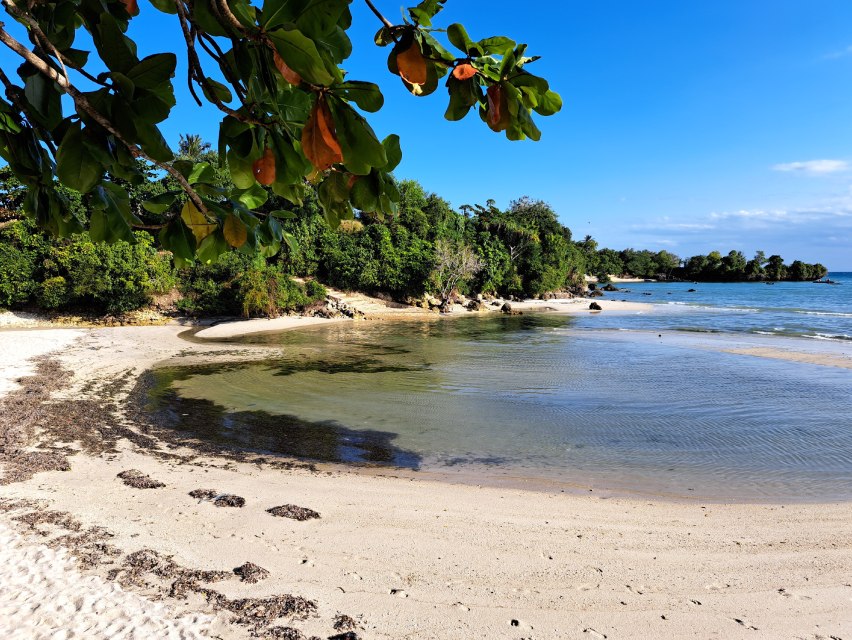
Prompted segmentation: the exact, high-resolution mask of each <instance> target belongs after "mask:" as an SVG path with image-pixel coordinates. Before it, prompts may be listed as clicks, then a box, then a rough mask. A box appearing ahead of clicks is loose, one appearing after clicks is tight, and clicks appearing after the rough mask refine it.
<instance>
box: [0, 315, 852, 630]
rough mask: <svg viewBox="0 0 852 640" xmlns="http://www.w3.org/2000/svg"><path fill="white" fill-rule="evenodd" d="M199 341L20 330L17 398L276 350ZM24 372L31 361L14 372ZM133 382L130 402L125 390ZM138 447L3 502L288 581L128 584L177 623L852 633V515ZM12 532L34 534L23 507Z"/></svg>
mask: <svg viewBox="0 0 852 640" xmlns="http://www.w3.org/2000/svg"><path fill="white" fill-rule="evenodd" d="M252 326H256V325H252ZM186 329H187V327H184V326H177V325H171V326H163V327H124V328H100V329H65V330H45V331H34V330H27V331H26V332H25V333H24V334H23V335H26V340H15V339H14V338H15V335H14V332H12V331H8V332H7V331H4V332H2V333H0V364H2V365H3V366H2V368H0V370H2V374H0V385H2V384H4V382H3V381H5V385H6V386H5V387H3V386H0V394H2V393H3V390H5V391H6V392H7V393H8V392H10V391H12V392H13V390H14V389H15V388H16V387H17V386H18V385H17V384H16V383H15V382H14V380H15V379H19V378H21V377H22V376H25V375H27V374H28V373H29V374H32V373H34V372H35V366H34V365H33V363H32V358H38V357H39V355H44V354H47V353H49V352H57V350H59V352H58V353H56V355H55V356H53V357H54V359H56V360H57V361H58V362H59V363H60V364H61V365H62V366H64V367H65V369H67V370H69V371H73V377H72V378H71V380H69V381H68V382H69V385H68V386H67V387H65V388H62V389H60V390H58V391H57V392H56V393H55V394H54V397H55V398H56V399H59V400H61V399H65V400H68V401H80V402H84V401H85V400H86V399H87V398H93V399H96V398H97V397H98V393H107V394H111V396H110V397H112V398H113V399H117V400H118V401H119V402H121V398H122V397H124V396H123V395H122V394H126V393H128V392H129V390H128V387H132V386H133V381H134V380H138V377H139V376H140V375H141V374H142V373H144V372H145V371H147V370H148V369H150V368H151V367H154V366H157V365H158V364H161V363H163V362H174V360H175V359H177V360H179V361H180V362H181V363H193V362H206V361H210V360H211V359H216V360H218V361H223V362H227V361H242V360H245V359H247V358H254V357H262V356H263V355H267V354H268V353H269V349H268V348H266V347H254V346H247V345H242V344H240V345H235V344H233V343H230V344H229V343H225V342H219V341H214V342H207V341H204V342H202V341H198V342H192V343H189V342H187V341H185V340H182V339H181V338H179V337H178V334H179V333H180V332H182V331H185V330H186ZM22 345H28V346H27V347H23V346H22ZM22 361H23V362H22ZM9 365H15V369H14V373H12V374H11V375H9V374H8V373H7V372H11V371H12V369H11V368H10V366H9ZM121 380H123V382H122V384H123V387H122V388H123V389H125V390H124V391H116V390H115V389H112V391H109V390H107V389H108V388H111V387H115V385H116V384H117V383H118V381H121ZM107 422H108V423H110V424H104V425H102V426H99V427H98V429H105V431H104V433H105V434H107V435H109V429H110V427H112V428H118V427H121V428H125V429H126V428H131V429H132V426H133V425H132V424H131V423H130V422H128V421H127V419H126V418H125V419H122V417H121V416H120V415H119V416H116V417H115V418H113V419H111V420H107ZM84 426H85V424H84ZM90 426H91V425H90ZM75 428H76V427H75ZM143 435H144V434H143ZM128 437H130V433H129V432H120V433H117V434H116V435H115V436H114V437H113V436H110V438H112V439H111V440H110V443H111V444H110V446H109V447H107V448H106V449H107V450H106V451H105V452H104V453H98V452H97V451H96V449H97V446H95V445H96V443H95V442H94V441H93V442H89V443H88V444H85V445H81V444H80V443H78V444H77V445H72V446H71V447H70V449H69V453H68V461H69V465H70V470H69V471H59V470H57V471H48V472H44V473H39V474H37V475H35V476H34V477H33V478H32V479H30V480H26V481H23V482H18V483H13V484H7V485H4V486H0V498H2V499H5V500H29V501H33V500H36V501H40V504H41V505H42V510H44V509H48V510H59V512H65V513H69V514H71V515H72V516H73V518H75V519H76V520H78V521H79V522H80V523H81V527H82V530H84V531H85V530H88V529H90V528H91V527H102V528H103V529H104V530H106V531H108V532H109V534H110V536H111V537H109V544H110V545H112V546H114V547H115V548H116V549H119V550H120V552H121V553H122V554H125V555H124V558H125V559H126V557H129V556H128V555H127V554H130V555H132V554H133V553H134V552H138V551H139V550H140V549H151V550H153V551H156V552H157V553H159V554H165V555H167V556H174V562H176V563H177V564H178V565H180V566H182V567H190V568H194V569H204V570H215V571H220V572H230V571H231V569H233V568H235V567H238V566H240V565H242V564H243V563H245V562H246V561H249V562H252V563H255V564H257V565H259V566H261V567H263V568H264V569H266V570H268V571H269V572H270V576H269V577H268V578H267V579H265V580H261V581H260V582H258V583H257V584H249V583H243V582H240V581H237V580H235V579H230V580H226V581H224V582H222V583H215V584H211V585H209V586H208V585H206V584H202V585H200V587H199V588H201V589H204V590H207V591H208V592H209V591H210V590H212V591H215V592H216V593H217V594H219V598H218V599H214V604H215V603H218V604H219V605H220V606H219V608H218V609H217V608H216V607H215V606H214V607H213V608H212V609H211V604H210V600H209V599H210V597H211V596H209V595H208V596H204V595H203V593H201V592H194V591H191V590H190V591H189V592H188V595H187V597H186V599H183V598H178V597H173V596H169V595H168V593H169V586H171V587H172V588H173V587H174V585H166V588H165V592H163V591H162V590H158V589H159V587H158V586H156V585H154V583H155V582H156V581H157V580H159V578H158V577H157V576H156V575H153V577H151V576H150V575H148V573H144V580H142V582H143V583H145V584H146V585H147V586H144V585H143V586H142V587H141V588H140V587H138V585H137V586H133V585H129V586H128V588H129V589H130V590H131V591H138V592H140V593H141V594H142V595H145V596H147V597H149V598H150V597H153V598H154V599H156V600H162V601H163V603H164V604H165V605H166V606H167V609H166V610H165V611H166V613H165V614H164V615H165V616H166V617H169V616H175V617H176V616H178V615H180V614H182V613H186V612H200V613H201V614H204V615H211V616H214V618H215V620H216V621H217V622H216V624H224V623H225V621H226V620H227V618H229V617H240V616H239V615H238V614H235V613H234V612H233V607H234V606H235V605H234V604H233V603H234V602H236V601H238V599H239V598H261V599H262V598H269V597H272V596H274V595H279V594H281V593H286V594H295V595H296V596H298V597H304V598H306V599H308V600H309V601H310V602H313V603H315V606H316V607H317V609H316V614H315V615H316V617H314V614H311V615H310V616H308V617H307V618H305V619H301V618H300V617H299V616H298V615H295V616H285V617H284V618H281V619H278V620H276V621H274V624H275V625H278V626H280V627H282V628H283V627H293V628H298V629H300V630H301V632H302V633H304V634H306V636H307V635H310V634H316V635H317V636H318V637H322V638H326V637H332V636H333V635H334V634H335V633H337V630H336V629H335V628H334V625H335V620H336V616H338V614H340V613H345V614H346V615H348V616H350V617H351V619H352V620H353V623H354V625H355V626H354V632H355V633H357V634H358V637H364V638H399V637H402V636H405V635H411V636H412V637H417V638H457V637H483V636H488V637H493V638H507V639H509V638H512V639H516V638H517V637H518V634H519V633H521V634H523V635H524V636H525V637H534V638H555V637H599V636H602V635H608V636H609V637H619V638H622V637H627V638H647V637H663V636H668V637H671V636H673V635H674V636H677V637H693V636H694V637H707V636H708V635H711V634H713V633H716V634H720V635H724V636H725V637H740V635H742V636H743V637H753V636H750V635H747V634H753V633H754V631H753V630H751V629H749V628H748V627H749V626H751V627H756V628H757V629H759V630H760V631H761V632H762V633H763V634H765V637H779V636H781V635H784V636H789V635H790V634H791V633H793V632H794V630H795V631H796V632H797V633H800V634H801V635H807V634H809V633H810V634H814V633H816V631H817V630H818V631H819V633H823V634H826V635H827V634H829V633H833V634H835V635H843V634H844V633H845V634H848V633H849V632H850V631H851V630H852V629H850V623H849V622H848V621H847V620H846V619H845V618H844V614H843V613H842V611H844V610H845V606H846V604H848V600H849V598H850V597H852V587H849V586H847V585H846V584H845V583H848V577H846V576H848V572H849V569H850V567H852V548H850V544H849V540H852V522H850V521H849V518H848V503H843V504H836V503H822V504H820V503H808V504H789V503H785V504H754V503H746V504H716V503H710V502H708V501H706V500H697V501H695V502H672V501H668V500H666V499H665V498H654V497H648V496H632V497H627V498H625V497H609V496H601V495H592V494H589V495H581V492H578V493H573V492H572V493H569V492H566V493H555V492H536V491H530V490H524V489H518V488H499V487H477V486H475V485H468V484H455V483H452V484H451V483H446V482H440V481H432V480H430V479H428V478H406V477H388V476H389V475H391V474H388V473H386V471H387V470H384V471H385V473H383V472H382V470H378V469H377V470H371V471H370V472H369V473H361V472H355V473H353V472H343V473H342V472H340V471H335V470H329V469H326V468H325V466H324V465H318V466H317V468H316V469H315V470H312V469H310V468H275V467H274V465H268V464H263V463H258V462H256V461H252V460H239V459H228V458H222V457H219V456H216V455H213V454H207V453H204V452H203V451H200V450H191V449H187V448H186V447H180V446H174V445H168V446H163V445H162V444H158V445H156V449H157V455H152V452H150V451H146V450H145V448H144V447H141V448H140V447H139V446H138V445H137V444H135V443H134V441H133V440H128ZM57 444H59V443H58V442H57ZM62 447H63V448H68V445H64V444H63V445H62ZM110 449H111V450H110ZM75 451H76V452H75ZM128 469H139V470H140V471H141V472H142V473H143V474H146V475H148V476H150V478H152V479H153V480H155V481H159V482H162V483H163V484H164V485H165V486H164V487H161V488H154V489H134V488H132V487H128V486H126V485H125V484H124V483H123V482H122V481H121V480H120V479H118V478H116V475H117V474H118V473H120V472H123V471H126V470H128ZM198 488H215V489H217V491H222V492H228V493H233V494H236V495H239V496H241V497H243V498H244V499H245V501H246V505H245V507H243V508H236V509H233V508H217V507H215V506H214V505H212V504H211V503H209V502H205V501H199V500H193V499H191V498H190V497H189V496H188V495H187V494H188V493H189V492H190V491H192V490H194V489H198ZM284 503H290V504H295V505H298V506H300V507H305V508H308V509H313V510H316V511H317V512H318V513H319V514H320V516H321V517H320V518H319V519H311V520H307V521H305V522H298V521H294V520H288V519H286V518H274V517H272V516H270V515H269V514H268V513H266V509H267V508H271V507H274V506H279V505H281V504H284ZM7 505H8V503H7ZM30 508H31V507H30ZM26 509H27V507H21V508H19V509H16V510H12V511H9V514H10V515H16V514H19V513H20V512H21V511H26ZM0 524H2V525H6V526H9V525H10V524H13V525H16V526H17V527H20V523H15V521H13V520H10V519H9V516H8V515H5V514H4V515H0ZM46 530H47V531H48V532H49V536H52V537H45V536H44V535H42V536H39V535H37V534H36V535H35V537H34V539H35V540H41V541H44V540H48V539H50V540H53V539H55V538H61V537H62V536H63V535H65V536H66V537H67V536H68V532H65V533H64V534H63V531H62V530H61V528H58V527H48V528H47V529H46ZM35 531H42V532H43V531H45V527H42V526H39V527H38V528H37V529H36V530H35ZM33 533H34V532H30V534H29V536H28V537H29V538H30V539H33ZM792 549H796V550H797V553H796V554H794V555H792V556H791V554H790V550H792ZM78 551H79V549H78ZM750 552H757V553H758V555H751V554H750ZM652 556H653V559H652ZM116 558H117V559H113V560H112V561H111V562H100V563H99V564H98V565H97V566H96V567H95V569H91V568H90V569H88V570H87V571H86V572H84V573H83V574H80V575H81V576H90V575H92V573H93V572H94V573H96V574H97V575H100V576H106V575H107V574H108V573H109V571H110V570H111V569H119V570H120V571H119V577H118V580H122V579H123V578H122V576H123V575H124V574H123V573H121V571H125V572H126V571H127V569H126V568H124V569H122V567H123V566H124V565H122V564H121V562H123V561H121V560H120V558H121V556H117V557H116ZM102 560H103V558H102ZM107 560H109V558H107ZM160 566H162V564H161V565H160ZM153 569H154V574H156V571H157V567H156V566H155V567H154V568H153ZM149 573H150V572H149ZM673 577H676V578H677V579H676V580H674V579H672V578H673ZM155 578H156V579H157V580H155ZM80 579H82V578H79V577H75V578H74V580H80ZM99 579H102V578H99ZM113 584H114V583H112V582H109V581H106V582H103V585H105V586H107V587H108V586H111V585H113ZM152 585H154V586H152ZM172 591H173V589H172ZM222 598H225V600H222ZM205 599H206V602H205ZM695 601H698V602H700V604H695V603H694V602H695ZM228 606H230V607H232V608H231V609H229V608H227V607H228ZM169 607H173V609H169ZM223 607H224V608H223ZM13 609H14V607H13ZM28 611H29V610H28V609H27V607H26V606H21V607H19V608H18V609H14V611H13V613H14V615H24V616H31V615H33V614H31V613H28ZM84 614H85V611H82V612H81V613H79V614H77V618H78V619H79V618H80V616H83V615H84ZM132 615H136V614H132V613H131V612H128V613H127V616H132ZM513 621H515V622H513ZM206 624H208V623H207V622H198V623H197V624H196V626H195V627H194V629H195V631H197V632H198V633H202V632H204V630H205V629H206V628H207V627H205V625H206ZM0 626H2V625H0ZM93 628H94V627H93ZM264 628H265V629H266V632H268V630H269V629H270V628H273V627H272V626H270V625H267V626H266V627H264ZM250 629H251V625H248V626H247V625H245V624H243V625H239V624H236V625H234V624H231V625H229V626H227V627H226V631H219V632H217V635H219V636H220V637H223V638H232V637H233V638H243V637H247V634H248V633H249V631H250ZM282 633H283V632H282ZM595 633H596V634H599V636H595V635H594V634H595ZM412 634H413V635H412ZM759 635H760V634H758V636H759ZM93 637H98V636H97V635H95V636H93ZM104 637H108V636H104ZM261 637H263V636H261ZM267 637H272V636H267ZM282 637H286V636H282ZM292 637H300V636H292Z"/></svg>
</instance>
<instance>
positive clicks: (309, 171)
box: [0, 0, 562, 262]
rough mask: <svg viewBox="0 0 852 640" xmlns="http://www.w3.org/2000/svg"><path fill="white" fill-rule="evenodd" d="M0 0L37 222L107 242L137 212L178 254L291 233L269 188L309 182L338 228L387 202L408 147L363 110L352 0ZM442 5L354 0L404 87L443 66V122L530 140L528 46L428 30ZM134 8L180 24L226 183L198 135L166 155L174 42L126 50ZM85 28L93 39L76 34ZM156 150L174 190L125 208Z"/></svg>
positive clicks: (184, 258)
mask: <svg viewBox="0 0 852 640" xmlns="http://www.w3.org/2000/svg"><path fill="white" fill-rule="evenodd" d="M0 2H2V3H3V6H4V9H5V10H6V12H7V13H8V14H9V15H10V16H11V17H12V18H13V19H14V20H16V21H18V22H19V23H21V24H22V25H23V26H24V27H25V28H26V31H27V34H28V37H29V40H30V43H29V44H30V46H26V45H25V44H24V43H22V42H20V41H18V40H16V39H15V38H14V37H13V36H12V35H11V34H10V33H9V31H7V30H6V28H5V26H4V25H2V24H0V42H2V43H3V44H4V45H5V46H6V47H8V48H9V49H11V50H12V51H13V52H15V53H16V54H17V55H18V56H19V57H20V58H21V65H20V66H19V67H18V68H17V70H16V75H17V76H18V79H19V80H18V81H16V82H13V81H12V79H11V77H12V76H13V75H15V74H12V73H6V72H5V71H4V70H0V82H2V84H3V85H4V87H5V95H6V100H2V99H0V155H2V157H3V158H4V159H5V160H6V161H7V162H8V164H9V167H10V168H11V171H12V172H13V173H14V175H15V176H16V177H17V178H18V179H19V180H20V181H21V183H22V184H23V185H24V186H25V187H26V195H25V197H24V201H23V208H24V210H25V212H26V213H27V214H28V215H29V216H30V217H32V218H33V219H35V220H36V221H37V222H38V224H39V225H41V226H42V227H44V228H46V229H49V230H50V231H52V232H54V233H56V234H59V235H68V234H70V233H73V232H76V231H80V230H82V229H83V228H86V227H88V230H89V233H90V235H91V237H92V238H93V239H94V240H104V241H107V242H113V241H117V240H132V239H133V237H134V236H133V229H134V228H138V227H146V228H149V229H153V230H157V231H158V233H159V240H160V243H161V244H162V245H163V246H164V247H165V248H167V249H169V250H170V251H171V252H172V253H173V254H174V256H175V258H176V259H177V261H178V262H189V261H193V260H195V259H200V260H201V261H203V262H209V261H212V260H214V259H215V258H216V257H217V256H218V255H220V254H221V253H223V252H225V251H228V250H229V249H231V248H236V249H239V250H241V251H244V252H247V253H251V252H263V251H264V250H268V249H269V248H270V247H277V246H280V244H281V242H283V241H286V240H287V239H288V238H287V237H286V235H285V231H284V229H283V227H282V224H281V220H282V219H286V218H287V217H288V215H289V214H287V213H284V212H281V211H271V212H266V213H264V214H259V213H258V209H259V208H260V207H261V206H262V205H263V204H264V203H265V202H266V201H267V199H268V198H269V196H270V191H271V192H272V193H274V194H275V195H277V196H279V197H282V198H284V199H286V200H288V201H289V202H291V203H294V204H299V203H301V202H302V200H303V198H304V197H305V194H306V192H307V191H306V185H307V184H312V185H314V186H315V187H316V190H317V194H318V198H319V202H320V205H321V206H322V209H323V212H324V216H325V218H326V220H327V221H328V222H329V224H330V225H331V226H332V227H336V226H337V225H338V224H339V222H340V221H341V220H347V219H352V218H353V216H354V209H357V210H360V211H362V212H367V213H371V214H374V215H376V216H387V215H392V214H395V213H396V212H397V210H398V203H399V200H400V193H399V189H398V186H397V184H396V182H395V180H394V179H393V177H392V175H391V172H392V171H393V170H394V168H396V166H397V165H398V164H399V162H400V161H401V158H402V152H401V150H400V141H399V138H398V136H396V135H390V136H388V137H386V138H384V139H383V140H379V139H378V137H377V136H376V134H375V132H374V131H373V129H372V128H371V126H370V124H369V123H368V121H367V119H366V118H365V116H364V115H363V113H365V112H366V113H374V112H376V111H378V110H379V109H381V108H382V105H383V102H384V98H383V96H382V94H381V92H380V90H379V88H378V86H377V85H376V84H374V83H371V82H367V81H363V80H356V79H350V78H349V77H348V76H347V75H346V72H345V71H344V70H343V68H342V67H341V65H342V64H343V63H344V61H345V60H346V59H347V58H348V57H349V56H350V54H351V52H352V43H351V41H350V40H349V37H348V35H347V30H348V29H349V28H350V25H351V21H352V16H351V13H350V3H351V0H264V1H263V4H262V5H261V6H255V5H253V4H251V2H250V1H249V0H192V1H191V2H189V1H187V0H150V4H151V6H148V5H146V6H144V7H143V8H142V9H140V7H139V6H138V4H137V0H46V1H40V2H31V1H30V2H26V1H24V0H0ZM444 2H445V0H424V1H423V2H421V3H420V4H418V5H417V6H415V7H411V8H409V9H408V11H407V15H406V17H405V18H404V20H403V23H402V24H393V23H391V22H390V21H389V20H387V19H386V18H385V17H384V16H383V15H382V14H381V13H380V11H379V10H378V9H377V8H376V6H375V5H374V4H373V3H372V2H371V1H370V0H365V4H366V9H369V10H370V11H372V12H373V13H374V14H375V15H376V17H377V18H378V20H379V21H380V25H381V26H380V28H379V30H378V32H377V33H376V36H375V43H376V44H377V45H379V46H382V47H388V48H389V55H388V65H387V66H388V69H389V71H390V72H391V73H393V74H395V75H397V76H399V78H400V81H401V82H402V84H403V86H404V87H405V89H407V90H408V91H409V92H410V93H411V94H413V95H414V96H427V95H429V94H431V93H433V92H435V91H436V90H437V88H438V85H439V83H440V82H441V81H442V80H443V79H444V78H446V81H445V82H444V84H445V87H446V89H447V92H448V96H449V104H448V107H447V110H446V114H445V117H446V118H447V119H448V120H460V119H462V118H464V117H465V116H467V115H468V114H469V113H470V111H471V110H475V111H477V113H478V115H479V117H480V118H481V119H482V121H483V122H484V123H485V124H486V125H487V126H488V127H489V128H490V129H492V130H493V131H497V132H503V133H505V135H506V137H507V138H508V139H510V140H522V139H525V138H530V139H532V140H538V139H539V137H540V132H539V129H538V127H537V126H536V124H535V122H534V120H533V113H535V114H538V115H542V116H548V115H552V114H554V113H556V112H558V111H559V110H560V108H561V105H562V101H561V98H560V97H559V95H558V94H556V93H554V92H553V91H551V89H550V87H549V85H548V83H547V81H546V80H544V79H543V78H541V77H538V76H535V75H533V74H531V73H530V72H529V71H527V66H528V65H529V64H530V63H532V62H534V61H535V60H536V59H537V58H535V57H529V56H527V55H526V45H523V44H517V43H515V42H514V41H513V40H511V39H509V38H507V37H504V36H494V37H487V38H484V39H480V40H475V39H473V37H471V36H470V35H469V34H468V31H467V30H466V29H465V27H464V26H462V25H461V24H458V23H454V24H450V25H449V26H448V27H447V28H446V30H443V29H441V30H439V29H436V28H435V27H434V25H433V21H434V20H435V18H436V16H437V14H438V13H439V12H441V10H442V9H443V8H444ZM140 10H145V11H151V10H157V11H160V12H163V13H165V14H169V15H171V16H173V19H174V20H176V21H177V22H178V23H179V25H180V27H181V32H182V33H183V40H184V41H183V43H182V45H181V49H184V50H185V52H186V59H187V62H188V73H189V77H188V78H187V80H188V82H189V86H190V90H191V91H192V95H193V97H194V98H195V100H196V101H197V102H198V104H199V105H201V104H202V103H204V102H208V103H211V104H213V105H215V106H216V107H217V108H218V109H219V110H220V111H221V112H222V113H223V114H224V115H223V119H222V122H221V125H220V130H219V140H218V156H217V158H218V162H219V163H220V167H227V170H228V172H229V177H230V180H228V181H226V182H227V183H228V186H227V187H225V186H223V180H222V179H221V175H219V173H220V172H219V171H217V169H216V167H214V166H212V165H211V164H210V163H209V162H205V161H197V160H194V159H193V158H194V157H195V158H197V157H198V156H199V155H201V154H203V151H204V149H199V148H198V142H199V141H198V140H185V141H183V144H182V145H181V147H182V148H181V152H182V155H181V156H180V157H178V158H176V157H175V155H174V153H173V151H172V149H171V148H170V146H169V144H168V142H167V141H166V140H165V138H164V137H163V135H162V133H161V132H160V129H159V125H160V124H161V123H162V122H163V121H164V120H166V119H167V118H168V117H169V114H170V113H171V111H172V109H173V108H174V107H175V103H176V100H175V94H174V88H173V86H172V79H173V78H174V75H175V69H176V67H177V56H176V55H175V54H174V53H171V52H163V53H156V54H153V55H149V56H147V57H144V58H142V59H140V58H139V57H138V55H137V45H136V43H135V42H134V41H133V40H132V39H131V37H130V34H131V32H132V29H129V27H130V25H131V23H132V20H133V18H134V16H136V15H138V14H139V12H140ZM80 30H84V31H85V32H86V34H87V36H88V37H87V38H81V37H80V33H79V32H80ZM439 32H440V33H443V34H444V35H445V36H446V40H447V41H448V42H449V45H448V46H445V45H444V44H442V43H441V42H440V41H439V40H438V39H437V37H436V36H438V35H439ZM89 40H90V41H91V43H92V44H93V46H94V49H93V50H92V51H87V50H83V49H81V48H77V46H79V45H78V43H79V42H80V41H87V42H88V41H89ZM75 45H77V46H75ZM170 48H172V49H174V48H176V47H170ZM103 69H105V71H102V70H103ZM211 69H214V70H215V71H213V72H211ZM211 74H212V75H211ZM214 76H215V77H214ZM217 78H218V79H217ZM64 94H67V96H69V97H70V102H71V103H73V109H72V110H70V112H68V111H67V110H66V108H65V107H67V106H68V104H69V103H68V101H66V102H65V103H64V104H63V100H62V97H63V95H64ZM152 165H153V168H156V170H158V171H161V172H166V173H167V174H168V175H169V176H170V178H171V179H172V181H173V183H174V188H173V189H170V190H167V191H163V192H161V193H156V194H151V197H150V198H149V199H147V200H146V201H145V202H144V204H143V208H144V211H134V210H133V208H132V207H131V205H130V201H131V198H130V197H129V196H128V191H129V190H131V189H132V188H134V187H136V186H139V185H142V184H143V183H144V182H145V177H146V176H145V174H146V171H147V172H150V171H151V170H152ZM63 187H64V188H65V189H64V190H63ZM68 189H70V190H72V191H75V192H79V193H80V194H82V197H83V199H84V203H85V205H86V210H87V211H88V216H87V217H85V218H84V217H81V216H79V215H75V213H74V208H73V207H72V206H70V203H69V199H68V195H67V190H68Z"/></svg>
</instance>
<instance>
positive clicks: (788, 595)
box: [778, 587, 811, 600]
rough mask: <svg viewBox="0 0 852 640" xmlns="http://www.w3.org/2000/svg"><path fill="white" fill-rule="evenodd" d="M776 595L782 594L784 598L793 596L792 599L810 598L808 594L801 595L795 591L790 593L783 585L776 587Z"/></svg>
mask: <svg viewBox="0 0 852 640" xmlns="http://www.w3.org/2000/svg"><path fill="white" fill-rule="evenodd" d="M778 595H781V596H784V597H785V598H793V600H811V597H810V596H801V595H799V594H797V593H790V592H789V591H787V590H786V589H785V588H783V587H782V588H780V589H778Z"/></svg>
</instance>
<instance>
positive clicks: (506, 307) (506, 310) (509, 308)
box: [500, 302, 512, 313]
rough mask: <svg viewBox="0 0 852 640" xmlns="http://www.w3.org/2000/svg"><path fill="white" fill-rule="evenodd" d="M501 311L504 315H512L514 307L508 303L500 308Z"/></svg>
mask: <svg viewBox="0 0 852 640" xmlns="http://www.w3.org/2000/svg"><path fill="white" fill-rule="evenodd" d="M500 311H502V312H503V313H512V305H511V304H509V303H508V302H507V303H506V304H504V305H503V306H502V307H500Z"/></svg>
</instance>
